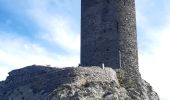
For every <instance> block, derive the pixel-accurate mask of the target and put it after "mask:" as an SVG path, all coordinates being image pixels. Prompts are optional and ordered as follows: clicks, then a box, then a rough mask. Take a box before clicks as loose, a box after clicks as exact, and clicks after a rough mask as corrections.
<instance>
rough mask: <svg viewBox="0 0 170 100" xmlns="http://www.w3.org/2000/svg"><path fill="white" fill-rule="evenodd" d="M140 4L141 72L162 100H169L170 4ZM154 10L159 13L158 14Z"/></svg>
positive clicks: (164, 2) (145, 1)
mask: <svg viewBox="0 0 170 100" xmlns="http://www.w3.org/2000/svg"><path fill="white" fill-rule="evenodd" d="M137 2H138V3H137V4H138V5H137V7H138V8H137V23H138V34H139V35H140V37H139V48H140V49H139V66H140V72H141V74H142V76H143V78H144V79H146V80H147V81H148V82H149V83H151V85H152V86H153V88H154V89H155V90H156V92H158V94H159V95H160V98H165V100H169V99H170V96H169V91H168V90H169V89H170V87H169V84H170V80H169V78H168V77H169V76H170V74H169V71H170V68H169V66H170V63H169V61H168V60H169V56H170V53H169V50H170V46H169V43H170V39H169V37H170V34H169V33H170V24H169V23H170V20H169V17H170V14H169V10H170V7H169V5H168V4H169V3H170V1H167V0H163V1H161V2H158V1H149V0H144V1H137ZM141 4H142V5H144V6H142V5H141ZM155 4H156V5H155ZM158 4H159V5H160V6H158ZM154 6H155V7H156V8H157V9H158V10H154V9H153V8H154ZM160 9H161V10H160ZM148 10H153V11H152V14H151V13H148V12H147V11H148ZM157 16H159V17H157ZM142 36H143V37H142ZM146 48H147V49H146Z"/></svg>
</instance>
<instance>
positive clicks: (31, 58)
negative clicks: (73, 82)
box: [0, 35, 79, 80]
mask: <svg viewBox="0 0 170 100" xmlns="http://www.w3.org/2000/svg"><path fill="white" fill-rule="evenodd" d="M5 37H6V36H5ZM0 38H2V39H3V40H0V65H1V66H0V74H1V77H0V80H2V79H4V78H5V77H6V75H7V72H9V71H10V70H12V69H16V68H21V67H24V66H28V65H32V64H40V65H48V64H50V65H52V66H57V67H70V66H77V65H78V61H79V56H77V55H71V56H69V55H67V56H65V55H60V54H58V53H53V54H52V53H50V52H48V51H46V49H45V48H44V47H41V46H39V45H38V44H33V43H30V42H28V41H27V40H25V39H22V38H20V37H15V36H14V37H8V38H7V39H5V38H4V37H2V35H1V37H0Z"/></svg>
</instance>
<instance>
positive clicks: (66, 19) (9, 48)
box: [0, 0, 80, 80]
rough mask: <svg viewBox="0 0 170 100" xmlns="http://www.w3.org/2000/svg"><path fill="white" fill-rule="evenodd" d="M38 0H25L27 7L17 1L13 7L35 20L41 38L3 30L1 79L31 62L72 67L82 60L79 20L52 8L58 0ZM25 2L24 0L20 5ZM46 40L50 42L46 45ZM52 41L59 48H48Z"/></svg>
mask: <svg viewBox="0 0 170 100" xmlns="http://www.w3.org/2000/svg"><path fill="white" fill-rule="evenodd" d="M38 1H39V0H37V1H35V0H34V1H33V2H31V3H29V2H27V3H26V2H25V6H26V7H23V9H21V8H20V7H18V8H17V7H16V8H15V6H16V5H17V4H16V3H14V5H15V6H14V5H13V7H11V8H15V10H14V11H13V13H15V14H18V15H20V16H22V15H23V16H25V19H26V20H27V19H29V20H31V21H33V22H34V25H32V26H30V28H31V27H34V26H37V27H39V28H38V29H37V31H38V33H36V34H34V36H33V37H37V39H40V40H41V41H38V42H37V41H31V37H29V38H28V37H27V34H25V36H24V35H23V34H24V33H19V32H18V31H15V32H14V31H12V32H9V31H8V32H7V31H4V30H0V38H1V40H0V70H1V71H0V75H1V77H0V80H2V79H4V78H5V77H6V76H7V72H9V71H11V70H12V69H16V68H21V67H24V66H28V65H31V64H40V65H47V64H50V65H52V66H57V67H70V66H77V65H78V63H79V53H80V50H79V49H80V48H79V47H80V33H79V30H78V29H77V27H76V24H75V22H74V21H73V19H72V18H70V16H65V15H64V14H62V13H57V12H53V11H51V9H49V7H51V6H53V4H51V3H50V2H51V1H54V0H49V1H47V0H44V1H41V2H38ZM22 4H24V2H20V5H22ZM8 6H10V5H8ZM21 7H22V6H21ZM11 8H10V9H11ZM18 9H19V10H18ZM28 28H29V27H28ZM16 34H18V35H16ZM20 34H22V35H20ZM43 43H49V44H46V45H45V44H44V45H43ZM48 45H53V46H56V47H53V48H55V49H56V52H55V50H53V52H50V51H51V50H50V49H53V48H48ZM57 49H61V50H57ZM59 51H60V52H59Z"/></svg>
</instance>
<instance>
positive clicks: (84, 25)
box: [81, 0, 138, 71]
mask: <svg viewBox="0 0 170 100" xmlns="http://www.w3.org/2000/svg"><path fill="white" fill-rule="evenodd" d="M102 63H104V64H105V66H107V67H112V68H113V69H117V68H123V69H124V68H125V67H127V69H128V70H131V69H134V68H135V69H136V71H138V52H137V35H136V15H135V0H81V65H82V66H101V65H102Z"/></svg>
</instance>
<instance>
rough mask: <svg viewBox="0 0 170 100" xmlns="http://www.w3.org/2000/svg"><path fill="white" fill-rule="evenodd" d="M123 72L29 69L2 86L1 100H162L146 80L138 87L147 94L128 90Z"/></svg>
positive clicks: (31, 67) (97, 69)
mask: <svg viewBox="0 0 170 100" xmlns="http://www.w3.org/2000/svg"><path fill="white" fill-rule="evenodd" d="M122 72H123V71H122V70H121V71H120V70H116V71H115V70H113V69H111V68H107V67H105V68H104V69H102V68H100V67H77V68H74V67H69V68H53V67H47V66H37V65H32V66H27V67H25V68H22V69H17V70H13V71H11V72H10V73H9V76H8V77H7V79H6V80H5V81H2V82H0V100H159V97H158V95H157V94H156V92H154V91H153V89H152V87H151V86H150V85H149V83H147V82H146V81H144V80H140V83H136V84H140V86H141V87H142V89H143V91H138V90H136V88H127V87H130V86H125V85H127V83H126V82H123V81H122V80H123V79H122V78H121V74H122ZM128 82H130V81H128ZM138 82H139V81H138ZM133 83H134V82H133ZM136 84H132V85H136ZM141 87H140V89H139V90H141Z"/></svg>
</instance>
